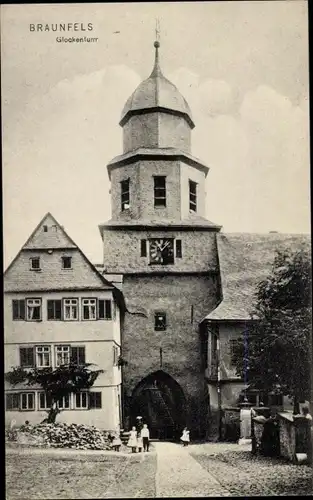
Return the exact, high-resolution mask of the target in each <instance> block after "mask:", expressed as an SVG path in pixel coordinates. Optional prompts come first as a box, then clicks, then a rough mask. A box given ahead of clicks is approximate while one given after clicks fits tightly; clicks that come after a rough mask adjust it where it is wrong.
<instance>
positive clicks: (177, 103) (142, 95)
mask: <svg viewBox="0 0 313 500" xmlns="http://www.w3.org/2000/svg"><path fill="white" fill-rule="evenodd" d="M154 47H155V62H154V68H153V70H152V73H151V75H150V76H149V78H147V79H146V80H144V81H143V82H141V83H140V85H139V86H138V87H137V88H136V90H135V91H134V92H133V94H132V95H131V96H130V97H129V99H128V100H127V102H126V104H125V106H124V109H123V111H122V116H121V121H120V125H121V126H123V125H125V123H126V122H127V121H128V119H129V118H130V117H131V116H132V115H135V114H142V113H145V112H147V113H148V112H152V111H157V110H158V111H163V112H165V113H172V114H175V115H180V116H182V117H183V118H185V120H186V121H187V122H188V124H189V126H190V128H194V126H195V125H194V122H193V120H192V115H191V111H190V108H189V105H188V103H187V101H186V99H185V98H184V97H183V96H182V95H181V93H180V92H179V90H178V89H177V87H176V86H175V85H174V84H173V83H171V82H170V81H169V80H168V79H167V78H165V76H164V75H163V74H162V71H161V68H160V63H159V47H160V43H159V42H158V41H156V42H154Z"/></svg>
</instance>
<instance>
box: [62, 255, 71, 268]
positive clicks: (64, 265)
mask: <svg viewBox="0 0 313 500" xmlns="http://www.w3.org/2000/svg"><path fill="white" fill-rule="evenodd" d="M62 269H72V257H62Z"/></svg>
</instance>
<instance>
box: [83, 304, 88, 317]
mask: <svg viewBox="0 0 313 500" xmlns="http://www.w3.org/2000/svg"><path fill="white" fill-rule="evenodd" d="M84 319H89V307H88V306H84Z"/></svg>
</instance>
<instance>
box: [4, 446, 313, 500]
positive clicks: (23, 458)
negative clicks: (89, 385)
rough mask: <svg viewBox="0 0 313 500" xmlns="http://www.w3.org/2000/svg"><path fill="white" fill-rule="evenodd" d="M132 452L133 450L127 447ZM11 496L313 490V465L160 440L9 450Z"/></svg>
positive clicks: (297, 492) (242, 448)
mask: <svg viewBox="0 0 313 500" xmlns="http://www.w3.org/2000/svg"><path fill="white" fill-rule="evenodd" d="M125 451H126V450H125ZM6 469H7V477H6V488H7V491H6V498H7V500H13V499H17V498H19V499H21V498H25V499H26V498H27V500H31V499H35V498H57V499H60V498H127V497H128V498H147V497H150V498H155V497H156V498H165V497H199V496H204V497H206V496H207V497H218V496H222V497H224V496H227V497H232V496H242V497H243V496H255V495H258V496H270V495H275V496H286V495H295V496H299V495H307V496H309V495H312V491H313V489H312V468H310V467H308V466H305V465H301V466H299V465H293V464H289V463H286V462H283V461H282V460H278V459H269V458H262V457H258V458H256V457H253V456H252V455H251V452H250V447H249V446H247V445H244V446H239V445H237V444H229V443H205V444H195V445H193V444H191V445H190V446H189V447H188V448H184V447H182V446H181V445H178V444H173V443H165V442H159V443H153V445H152V447H151V452H149V453H142V454H138V453H136V454H131V453H129V452H127V451H126V453H124V452H123V453H115V452H110V451H108V452H92V451H88V452H83V451H81V452H77V451H75V450H57V449H50V450H39V449H30V448H23V449H18V448H17V449H9V448H8V449H7V460H6Z"/></svg>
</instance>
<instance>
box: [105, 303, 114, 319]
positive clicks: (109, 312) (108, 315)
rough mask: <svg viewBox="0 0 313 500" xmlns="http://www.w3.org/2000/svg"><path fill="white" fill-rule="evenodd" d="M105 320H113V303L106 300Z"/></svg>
mask: <svg viewBox="0 0 313 500" xmlns="http://www.w3.org/2000/svg"><path fill="white" fill-rule="evenodd" d="M105 319H112V302H111V300H105Z"/></svg>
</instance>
